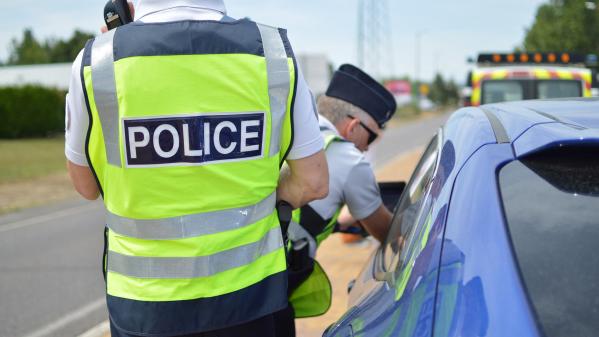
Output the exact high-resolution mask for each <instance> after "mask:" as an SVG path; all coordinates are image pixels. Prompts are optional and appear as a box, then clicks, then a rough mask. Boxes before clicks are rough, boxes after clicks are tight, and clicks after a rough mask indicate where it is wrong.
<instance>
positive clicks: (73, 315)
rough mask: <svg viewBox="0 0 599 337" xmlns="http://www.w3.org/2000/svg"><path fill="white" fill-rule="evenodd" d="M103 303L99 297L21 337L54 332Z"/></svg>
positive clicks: (43, 336)
mask: <svg viewBox="0 0 599 337" xmlns="http://www.w3.org/2000/svg"><path fill="white" fill-rule="evenodd" d="M104 305H106V300H105V299H104V298H100V299H98V300H96V301H94V302H92V303H90V304H88V305H86V306H84V307H83V308H81V309H79V310H77V311H73V312H71V313H70V314H68V315H66V316H64V317H63V318H61V319H59V320H58V321H56V322H53V323H50V324H48V325H46V326H45V327H43V328H41V329H38V330H36V331H34V332H32V333H30V334H28V335H26V336H23V337H45V336H49V335H51V334H53V333H55V332H56V331H58V330H60V329H62V328H64V327H65V326H67V325H69V324H71V323H73V322H75V321H77V320H80V319H82V318H85V317H86V316H87V315H89V314H91V313H92V312H94V311H95V310H98V309H100V308H102V307H103V306H104Z"/></svg>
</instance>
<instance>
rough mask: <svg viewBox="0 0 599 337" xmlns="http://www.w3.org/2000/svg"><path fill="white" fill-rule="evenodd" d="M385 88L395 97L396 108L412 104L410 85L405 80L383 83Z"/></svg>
mask: <svg viewBox="0 0 599 337" xmlns="http://www.w3.org/2000/svg"><path fill="white" fill-rule="evenodd" d="M385 88H387V90H389V91H390V92H391V93H392V94H393V96H394V97H395V101H396V102H397V106H398V107H402V106H405V105H408V104H410V103H411V102H412V84H411V83H410V81H407V80H392V81H386V82H385Z"/></svg>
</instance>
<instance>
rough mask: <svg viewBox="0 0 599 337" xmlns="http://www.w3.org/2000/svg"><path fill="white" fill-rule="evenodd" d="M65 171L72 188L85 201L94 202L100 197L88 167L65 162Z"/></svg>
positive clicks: (96, 184)
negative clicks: (66, 170) (67, 173)
mask: <svg viewBox="0 0 599 337" xmlns="http://www.w3.org/2000/svg"><path fill="white" fill-rule="evenodd" d="M67 169H68V171H69V177H70V178H71V182H72V183H73V187H75V189H76V190H77V192H79V194H81V196H82V197H84V198H85V199H87V200H96V199H98V196H99V195H100V190H99V189H98V183H97V182H96V179H95V178H94V175H93V173H92V171H91V170H90V168H89V167H86V166H79V165H76V164H74V163H72V162H71V161H69V160H67Z"/></svg>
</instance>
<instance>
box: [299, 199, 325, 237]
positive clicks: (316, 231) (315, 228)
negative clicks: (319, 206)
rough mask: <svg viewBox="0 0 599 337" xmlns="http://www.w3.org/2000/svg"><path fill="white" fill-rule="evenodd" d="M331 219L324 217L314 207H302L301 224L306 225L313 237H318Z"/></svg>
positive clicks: (305, 227)
mask: <svg viewBox="0 0 599 337" xmlns="http://www.w3.org/2000/svg"><path fill="white" fill-rule="evenodd" d="M329 221H331V219H329V220H326V219H323V218H322V217H321V216H320V215H319V214H318V213H316V211H314V209H313V208H312V207H310V206H309V205H306V206H304V207H302V208H301V213H300V225H301V226H302V227H304V229H305V230H306V231H308V233H310V235H312V237H314V238H316V237H317V236H318V235H320V233H322V231H323V230H324V228H325V227H326V226H327V224H328V223H329Z"/></svg>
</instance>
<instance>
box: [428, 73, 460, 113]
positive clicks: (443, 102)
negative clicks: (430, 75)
mask: <svg viewBox="0 0 599 337" xmlns="http://www.w3.org/2000/svg"><path fill="white" fill-rule="evenodd" d="M429 98H430V100H431V101H433V102H434V103H435V104H437V105H440V106H450V105H456V104H457V103H458V100H459V87H458V85H457V84H456V83H455V81H453V80H449V81H447V80H445V79H443V76H442V75H441V74H439V73H437V74H436V75H435V78H434V79H433V82H432V83H431V86H430V94H429Z"/></svg>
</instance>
